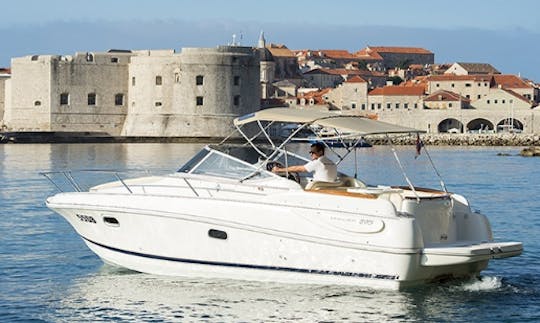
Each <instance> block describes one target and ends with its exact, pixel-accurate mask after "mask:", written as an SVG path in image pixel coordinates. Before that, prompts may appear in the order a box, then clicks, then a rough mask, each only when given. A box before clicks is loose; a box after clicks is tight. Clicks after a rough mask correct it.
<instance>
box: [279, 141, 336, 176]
mask: <svg viewBox="0 0 540 323" xmlns="http://www.w3.org/2000/svg"><path fill="white" fill-rule="evenodd" d="M309 154H310V155H311V161H310V162H308V163H307V164H305V165H297V166H289V167H277V166H275V167H274V168H272V172H274V173H285V172H293V173H313V181H318V182H335V181H336V180H337V166H336V164H335V163H334V162H333V161H331V160H330V159H329V158H327V157H326V156H325V155H324V145H323V144H322V143H320V142H317V143H314V144H313V145H311V149H310V150H309Z"/></svg>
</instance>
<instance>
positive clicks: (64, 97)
mask: <svg viewBox="0 0 540 323" xmlns="http://www.w3.org/2000/svg"><path fill="white" fill-rule="evenodd" d="M68 104H69V93H61V94H60V105H68Z"/></svg>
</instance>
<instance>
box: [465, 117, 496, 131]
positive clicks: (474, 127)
mask: <svg viewBox="0 0 540 323" xmlns="http://www.w3.org/2000/svg"><path fill="white" fill-rule="evenodd" d="M467 132H470V133H492V132H495V128H494V127H493V123H491V121H489V120H486V119H483V118H478V119H474V120H471V121H470V122H469V123H467Z"/></svg>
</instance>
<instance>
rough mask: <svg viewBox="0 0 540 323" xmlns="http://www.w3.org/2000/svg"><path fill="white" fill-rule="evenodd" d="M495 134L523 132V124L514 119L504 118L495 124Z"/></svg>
mask: <svg viewBox="0 0 540 323" xmlns="http://www.w3.org/2000/svg"><path fill="white" fill-rule="evenodd" d="M497 132H523V122H521V121H519V120H518V119H515V118H506V119H503V120H501V121H500V122H499V123H497Z"/></svg>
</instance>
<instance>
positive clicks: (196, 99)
mask: <svg viewBox="0 0 540 323" xmlns="http://www.w3.org/2000/svg"><path fill="white" fill-rule="evenodd" d="M260 98H261V96H260V68H259V56H258V53H257V51H256V50H254V49H253V48H251V47H238V46H219V47H217V48H184V49H182V51H181V52H180V53H175V52H174V51H172V50H171V51H144V52H139V53H138V55H137V56H134V57H132V59H131V64H130V65H129V108H128V115H127V118H126V122H125V126H124V129H123V131H122V135H125V136H180V137H184V136H185V137H223V136H227V135H229V134H230V132H231V131H232V127H233V126H232V119H233V118H235V117H237V116H239V115H243V114H246V113H249V112H253V111H256V110H258V109H259V106H260Z"/></svg>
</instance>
